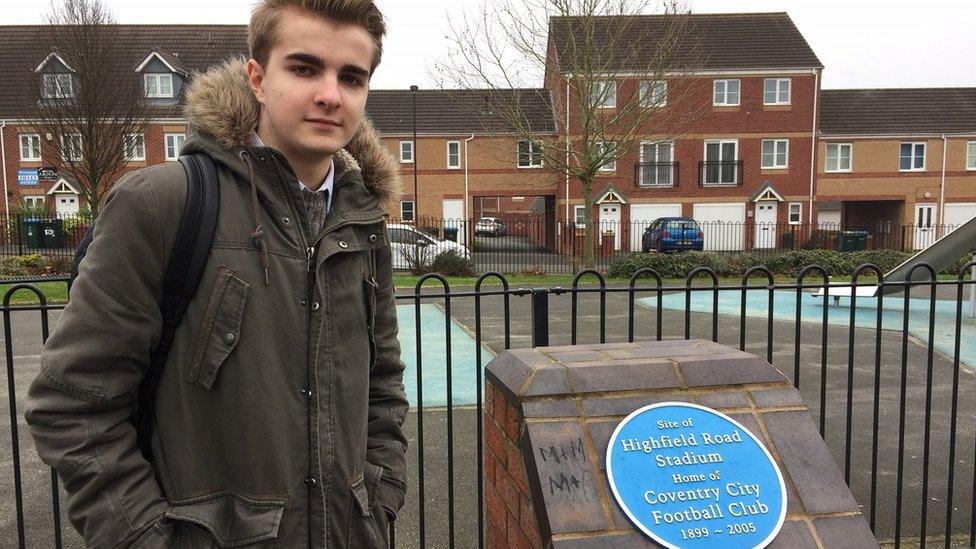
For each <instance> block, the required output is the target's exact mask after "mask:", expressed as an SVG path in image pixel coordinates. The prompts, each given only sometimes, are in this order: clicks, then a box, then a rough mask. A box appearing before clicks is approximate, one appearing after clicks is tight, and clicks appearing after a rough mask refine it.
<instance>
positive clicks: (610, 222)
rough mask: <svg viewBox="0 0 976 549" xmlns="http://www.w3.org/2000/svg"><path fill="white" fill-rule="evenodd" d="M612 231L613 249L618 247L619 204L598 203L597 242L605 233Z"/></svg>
mask: <svg viewBox="0 0 976 549" xmlns="http://www.w3.org/2000/svg"><path fill="white" fill-rule="evenodd" d="M608 232H612V233H613V249H614V250H619V249H620V204H600V233H599V236H598V237H597V238H598V240H597V241H598V242H600V241H602V240H601V239H602V238H603V235H604V234H605V233H608Z"/></svg>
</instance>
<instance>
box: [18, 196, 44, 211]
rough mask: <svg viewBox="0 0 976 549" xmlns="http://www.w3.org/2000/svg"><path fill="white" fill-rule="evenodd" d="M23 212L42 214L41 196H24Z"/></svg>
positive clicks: (42, 198) (42, 203) (42, 199)
mask: <svg viewBox="0 0 976 549" xmlns="http://www.w3.org/2000/svg"><path fill="white" fill-rule="evenodd" d="M23 198H24V210H26V211H27V212H42V211H44V209H45V204H44V197H43V196H25V197H23Z"/></svg>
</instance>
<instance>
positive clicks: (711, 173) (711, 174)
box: [698, 160, 742, 187]
mask: <svg viewBox="0 0 976 549" xmlns="http://www.w3.org/2000/svg"><path fill="white" fill-rule="evenodd" d="M698 185H699V186H700V187H738V186H739V185H742V161H741V160H702V161H699V162H698Z"/></svg>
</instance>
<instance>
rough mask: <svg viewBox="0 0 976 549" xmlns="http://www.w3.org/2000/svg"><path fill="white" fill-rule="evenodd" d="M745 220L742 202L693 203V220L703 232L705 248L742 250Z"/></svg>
mask: <svg viewBox="0 0 976 549" xmlns="http://www.w3.org/2000/svg"><path fill="white" fill-rule="evenodd" d="M745 220H746V205H745V203H743V202H735V203H725V204H695V221H697V222H698V224H699V225H701V228H702V232H703V233H704V234H705V249H706V250H742V249H744V243H745V239H744V235H745V228H744V226H743V225H744V224H745Z"/></svg>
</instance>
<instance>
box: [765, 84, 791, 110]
mask: <svg viewBox="0 0 976 549" xmlns="http://www.w3.org/2000/svg"><path fill="white" fill-rule="evenodd" d="M789 104H790V79H789V78H766V79H765V80H763V105H789Z"/></svg>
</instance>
